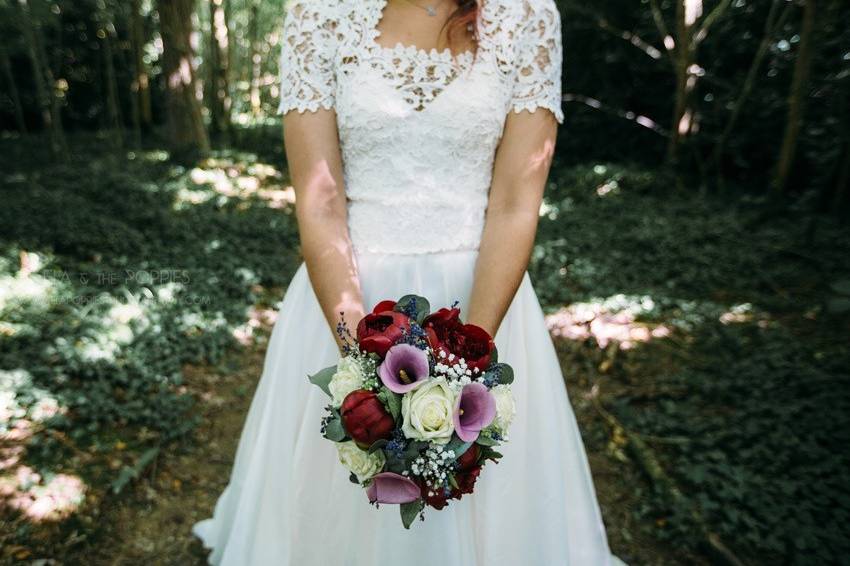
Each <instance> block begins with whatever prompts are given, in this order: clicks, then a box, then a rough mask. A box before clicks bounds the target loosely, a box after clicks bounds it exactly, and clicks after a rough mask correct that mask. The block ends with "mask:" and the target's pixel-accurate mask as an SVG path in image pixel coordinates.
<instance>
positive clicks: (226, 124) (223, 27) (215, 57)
mask: <svg viewBox="0 0 850 566" xmlns="http://www.w3.org/2000/svg"><path fill="white" fill-rule="evenodd" d="M209 8H210V43H209V62H208V67H207V70H208V88H207V96H208V103H207V104H208V107H209V109H210V122H211V126H212V129H213V131H214V132H215V133H227V132H228V131H229V129H230V107H231V103H230V85H229V80H228V79H229V76H228V75H229V69H228V61H229V57H228V55H227V51H228V49H229V48H230V45H229V34H228V26H227V18H226V13H227V10H225V6H224V0H209Z"/></svg>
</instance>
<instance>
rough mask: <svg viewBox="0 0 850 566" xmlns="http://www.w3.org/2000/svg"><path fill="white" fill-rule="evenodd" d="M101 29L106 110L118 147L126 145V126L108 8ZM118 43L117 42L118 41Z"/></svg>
mask: <svg viewBox="0 0 850 566" xmlns="http://www.w3.org/2000/svg"><path fill="white" fill-rule="evenodd" d="M100 19H101V22H100V29H98V30H97V35H98V37H99V38H100V41H101V44H102V45H103V49H102V50H101V52H102V53H103V68H104V73H105V77H106V85H105V86H106V110H107V114H108V120H109V131H110V132H111V133H112V138H113V142H114V143H115V145H116V147H123V146H124V127H123V122H124V120H123V118H122V116H121V103H120V100H119V97H118V79H117V77H116V74H115V53H114V49H113V42H116V41H115V40H116V37H117V32H116V30H115V25H114V24H113V23H112V22H113V19H112V13H111V12H110V11H109V9H108V8H106V9H104V10H103V12H102V14H101V18H100ZM116 43H117V42H116Z"/></svg>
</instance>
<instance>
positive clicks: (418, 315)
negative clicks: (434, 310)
mask: <svg viewBox="0 0 850 566" xmlns="http://www.w3.org/2000/svg"><path fill="white" fill-rule="evenodd" d="M413 301H416V305H415V307H416V308H415V314H414V316H413V319H414V320H416V322H418V323H419V324H422V321H423V320H425V317H426V316H428V313H429V312H430V311H431V305H430V303H428V299H426V298H425V297H420V296H419V295H405V296H403V297H402V298H400V299H399V300H398V302H397V303H396V305H395V308H394V309H393V310H395V311H396V312H405V311H406V309H407V308H408V305H410V303H412V302H413Z"/></svg>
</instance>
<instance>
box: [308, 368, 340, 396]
mask: <svg viewBox="0 0 850 566" xmlns="http://www.w3.org/2000/svg"><path fill="white" fill-rule="evenodd" d="M335 373H336V366H330V367H326V368H325V369H323V370H321V371H318V372H316V373H315V374H313V375H311V376H309V380H310V383H312V384H313V385H315V386H317V387H318V388H319V389H321V390H322V391H324V392H325V393H326V394H327V395H328V396H332V395H331V390H330V389H329V385H330V383H331V380H332V379H333V376H334V374H335Z"/></svg>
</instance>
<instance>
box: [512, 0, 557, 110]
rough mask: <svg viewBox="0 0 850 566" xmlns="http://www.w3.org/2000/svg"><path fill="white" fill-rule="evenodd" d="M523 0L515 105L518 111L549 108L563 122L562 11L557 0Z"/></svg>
mask: <svg viewBox="0 0 850 566" xmlns="http://www.w3.org/2000/svg"><path fill="white" fill-rule="evenodd" d="M522 4H523V12H524V14H523V18H522V24H521V29H520V30H519V33H518V35H517V37H516V44H515V48H516V60H515V61H516V62H515V79H514V85H513V94H512V97H511V108H512V109H513V111H514V112H521V111H523V110H528V111H530V112H533V111H534V110H535V109H536V108H546V109H549V110H551V111H552V113H553V114H554V115H555V118H556V119H557V120H558V123H559V124H562V123H563V122H564V112H563V110H561V63H562V61H563V52H562V47H561V15H560V13H559V12H558V8H557V6H556V5H555V2H554V0H522Z"/></svg>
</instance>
